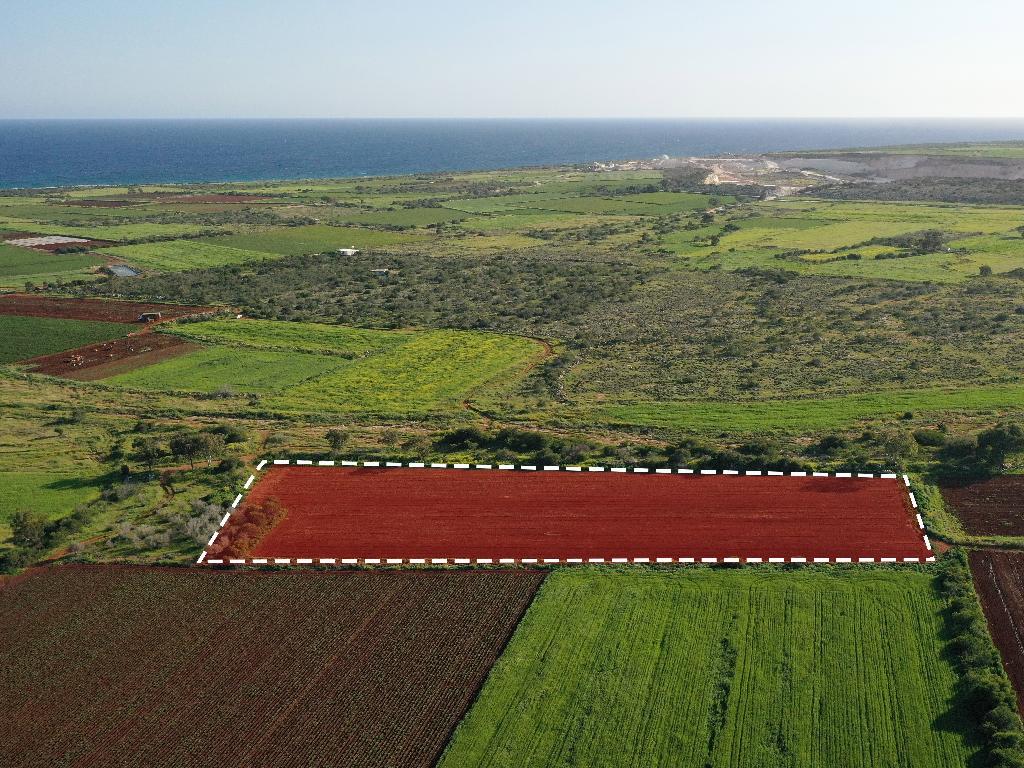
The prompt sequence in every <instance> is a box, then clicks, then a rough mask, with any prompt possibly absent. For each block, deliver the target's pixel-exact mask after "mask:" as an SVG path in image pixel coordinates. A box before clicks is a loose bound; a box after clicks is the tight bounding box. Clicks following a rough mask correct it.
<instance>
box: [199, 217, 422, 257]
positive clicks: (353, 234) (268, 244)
mask: <svg viewBox="0 0 1024 768" xmlns="http://www.w3.org/2000/svg"><path fill="white" fill-rule="evenodd" d="M425 239H426V238H425V236H423V235H418V234H411V233H407V232H379V231H377V230H373V229H364V228H361V227H330V226H327V225H324V224H311V225H308V226H302V227H274V228H268V229H261V230H257V231H254V232H249V233H246V234H239V235H229V236H226V237H218V238H214V239H209V240H207V241H206V242H208V243H212V244H214V245H221V246H228V247H231V248H237V249H240V250H243V251H264V252H266V253H277V254H280V255H282V256H302V255H305V254H309V253H323V252H325V251H333V250H337V249H338V248H348V247H350V246H351V247H355V248H362V249H371V248H384V247H387V246H391V245H399V244H404V243H414V242H417V241H420V242H422V241H424V240H425Z"/></svg>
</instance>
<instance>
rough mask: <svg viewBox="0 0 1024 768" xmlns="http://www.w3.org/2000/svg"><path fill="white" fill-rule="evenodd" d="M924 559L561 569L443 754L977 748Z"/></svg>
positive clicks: (648, 761) (519, 756)
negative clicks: (808, 566) (827, 566)
mask: <svg viewBox="0 0 1024 768" xmlns="http://www.w3.org/2000/svg"><path fill="white" fill-rule="evenodd" d="M942 609H943V603H942V601H941V600H940V599H939V598H938V597H937V596H936V593H935V591H934V587H933V585H932V579H931V577H930V576H928V575H927V574H924V573H916V572H904V573H894V572H884V571H867V572H861V573H854V572H851V571H843V572H837V573H824V572H815V573H798V572H788V573H782V572H773V573H767V574H766V573H764V572H761V571H756V570H744V571H736V570H734V571H727V570H703V569H701V570H696V571H693V570H690V571H678V572H671V573H666V572H661V573H656V572H644V571H640V572H629V573H626V572H609V571H603V570H595V569H590V568H587V569H584V570H570V569H565V570H560V571H557V572H555V573H553V574H552V575H551V576H550V577H549V578H548V580H547V581H546V583H545V584H544V586H543V587H542V588H541V591H540V593H539V594H538V596H537V599H536V600H535V601H534V603H533V605H532V606H531V607H530V610H529V611H528V612H527V615H526V617H525V618H524V619H523V622H522V623H521V624H520V626H519V628H518V629H517V631H516V633H515V636H514V637H513V639H512V642H511V643H510V645H509V647H508V649H507V650H506V651H505V653H504V654H503V655H502V657H501V659H499V661H498V663H497V665H496V666H495V668H494V670H493V671H492V672H491V674H490V676H489V677H488V679H487V683H486V685H485V686H484V689H483V691H482V692H481V694H480V696H479V698H478V699H477V700H476V702H475V703H474V705H473V708H472V709H471V710H470V712H469V714H468V715H467V716H466V718H465V720H464V721H463V722H462V724H461V725H460V726H459V728H458V730H457V731H456V733H455V736H454V737H453V740H452V743H451V744H450V745H449V747H448V749H447V750H446V752H445V755H444V757H443V758H442V760H441V762H440V764H439V765H440V768H471V767H472V766H490V767H491V768H504V767H506V766H507V767H508V768H512V767H513V766H522V765H529V766H538V767H540V766H552V767H553V766H560V767H563V766H569V767H571V766H588V767H589V766H593V767H595V768H604V767H605V766H609V767H610V766H616V767H618V766H638V767H639V766H651V765H672V766H678V767H679V768H706V767H707V766H714V768H725V767H729V768H732V767H736V768H739V767H740V766H750V767H751V768H754V767H757V768H762V767H763V766H769V765H786V766H792V767H793V768H819V767H820V766H849V767H851V768H852V767H858V768H860V767H862V768H874V767H875V766H882V765H885V766H915V768H927V767H929V766H942V767H943V768H945V767H946V766H948V767H949V768H953V766H956V767H957V768H962V766H964V765H965V764H968V761H969V759H970V757H971V753H972V748H971V747H970V746H969V745H968V744H967V743H966V739H965V736H964V730H965V729H966V727H967V718H966V713H965V712H963V711H962V710H961V709H959V708H958V707H957V704H956V701H957V700H956V697H955V685H956V680H957V678H956V674H955V672H954V670H953V669H952V668H951V666H950V664H949V662H948V661H947V660H946V656H945V655H944V654H943V653H942V651H943V641H942V639H941V637H942V626H943V621H942V617H941V612H942Z"/></svg>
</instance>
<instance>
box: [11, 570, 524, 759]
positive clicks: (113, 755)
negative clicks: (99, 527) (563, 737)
mask: <svg viewBox="0 0 1024 768" xmlns="http://www.w3.org/2000/svg"><path fill="white" fill-rule="evenodd" d="M543 578H544V576H543V574H541V573H537V572H531V571H525V570H524V571H475V572H474V571H420V572H416V571H392V572H380V573H369V572H358V571H357V572H345V571H339V572H327V573H311V572H305V573H294V572H293V573H287V572H280V573H274V572H262V573H256V572H250V573H229V572H217V571H213V570H200V569H190V568H162V569H161V568H128V567H116V566H115V567H104V566H66V567H52V568H47V569H45V570H43V571H37V572H36V573H35V574H33V576H32V577H31V578H27V579H24V580H22V581H20V582H18V583H17V584H15V585H13V586H10V587H5V588H4V589H2V590H0V616H3V617H4V631H3V632H0V654H3V659H4V670H3V674H2V675H0V744H3V745H4V758H3V764H4V765H5V766H7V768H38V767H39V766H55V765H74V766H78V768H92V767H94V766H95V767H96V768H106V767H107V766H112V765H125V766H128V765H135V766H190V768H224V767H225V766H303V768H328V767H329V766H348V767H350V768H369V767H370V766H402V768H430V766H433V765H435V764H436V762H437V759H438V756H439V755H440V753H441V751H442V750H443V749H444V746H445V744H446V743H447V742H448V740H449V738H450V736H451V733H452V730H453V729H454V728H455V726H456V725H457V724H458V723H459V721H460V720H461V719H462V716H463V715H464V714H465V712H466V709H467V708H468V707H469V705H470V704H471V703H472V702H473V699H474V697H475V696H476V694H477V692H478V691H479V689H480V686H481V685H482V683H483V681H484V679H485V678H486V676H487V673H488V672H489V671H490V669H491V666H492V665H493V664H494V662H495V661H496V660H497V658H498V656H499V655H500V654H501V652H502V649H503V648H504V647H505V644H506V643H507V642H508V639H509V637H510V636H511V635H512V632H513V631H514V630H515V627H516V625H517V623H518V622H519V620H520V618H521V617H522V615H523V612H524V611H525V610H526V608H527V607H528V606H529V604H530V601H531V599H532V598H533V595H534V593H535V592H536V590H537V587H538V586H539V585H540V583H541V581H542V580H543Z"/></svg>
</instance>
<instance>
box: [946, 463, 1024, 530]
mask: <svg viewBox="0 0 1024 768" xmlns="http://www.w3.org/2000/svg"><path fill="white" fill-rule="evenodd" d="M942 498H943V499H944V500H945V502H946V504H948V505H949V506H950V507H951V508H952V509H953V511H954V512H955V513H956V516H957V517H959V518H960V520H961V521H962V522H963V524H964V529H965V530H966V531H967V532H968V533H972V534H975V535H978V536H1022V535H1024V476H1020V475H1003V476H1000V477H992V478H989V479H987V480H977V481H974V482H948V483H944V484H943V485H942Z"/></svg>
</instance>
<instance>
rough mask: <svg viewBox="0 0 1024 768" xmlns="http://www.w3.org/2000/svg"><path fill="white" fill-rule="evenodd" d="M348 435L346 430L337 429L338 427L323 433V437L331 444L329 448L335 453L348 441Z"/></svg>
mask: <svg viewBox="0 0 1024 768" xmlns="http://www.w3.org/2000/svg"><path fill="white" fill-rule="evenodd" d="M349 437H351V435H349V433H348V432H346V431H345V430H344V429H339V428H338V427H335V428H334V429H329V430H327V434H326V435H324V438H325V439H326V440H327V442H328V444H329V445H330V446H331V450H332V451H334V452H335V453H338V452H339V451H341V449H342V448H344V447H345V445H346V444H347V443H348V441H349Z"/></svg>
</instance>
